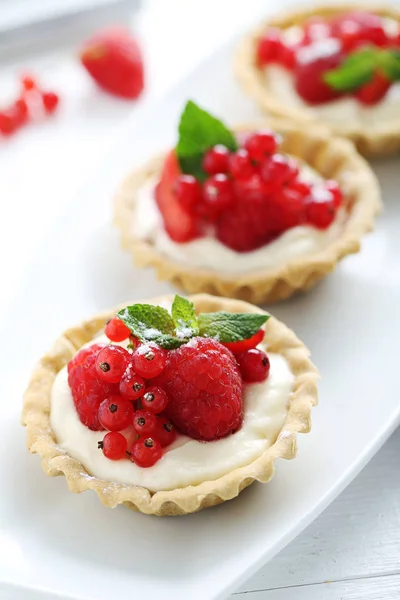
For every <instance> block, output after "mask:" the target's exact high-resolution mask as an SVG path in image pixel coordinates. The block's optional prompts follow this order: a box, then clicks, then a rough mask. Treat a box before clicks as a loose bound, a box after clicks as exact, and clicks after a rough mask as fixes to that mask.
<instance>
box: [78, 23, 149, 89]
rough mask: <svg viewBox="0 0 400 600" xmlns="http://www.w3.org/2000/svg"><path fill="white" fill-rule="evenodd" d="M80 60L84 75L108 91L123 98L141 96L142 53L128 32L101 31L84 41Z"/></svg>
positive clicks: (120, 29) (142, 78)
mask: <svg viewBox="0 0 400 600" xmlns="http://www.w3.org/2000/svg"><path fill="white" fill-rule="evenodd" d="M80 58H81V62H82V65H83V66H84V67H85V69H86V70H87V72H88V73H89V74H90V75H91V76H92V77H93V79H94V80H95V81H96V83H97V84H98V85H99V86H100V87H101V88H103V89H104V90H106V91H107V92H110V93H111V94H114V95H116V96H121V97H122V98H137V97H138V96H139V95H140V94H141V93H142V91H143V88H144V68H143V59H142V54H141V51H140V48H139V45H138V43H137V41H136V40H135V39H134V38H133V37H132V35H131V33H130V32H129V31H128V30H126V29H123V28H113V29H106V30H104V31H100V32H99V33H97V34H96V35H94V36H93V37H92V38H91V39H89V40H88V41H87V42H86V44H85V45H84V47H83V49H82V51H81V57H80Z"/></svg>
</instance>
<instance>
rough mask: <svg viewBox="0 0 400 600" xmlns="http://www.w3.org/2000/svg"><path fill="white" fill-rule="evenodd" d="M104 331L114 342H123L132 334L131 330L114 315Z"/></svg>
mask: <svg viewBox="0 0 400 600" xmlns="http://www.w3.org/2000/svg"><path fill="white" fill-rule="evenodd" d="M104 333H105V334H106V336H107V337H108V339H109V340H111V341H112V342H123V341H124V340H126V339H127V338H128V337H129V336H130V335H131V330H130V329H129V328H128V327H127V326H126V325H125V323H123V322H122V321H121V319H119V318H118V317H113V318H112V319H110V320H109V321H107V324H106V327H105V329H104Z"/></svg>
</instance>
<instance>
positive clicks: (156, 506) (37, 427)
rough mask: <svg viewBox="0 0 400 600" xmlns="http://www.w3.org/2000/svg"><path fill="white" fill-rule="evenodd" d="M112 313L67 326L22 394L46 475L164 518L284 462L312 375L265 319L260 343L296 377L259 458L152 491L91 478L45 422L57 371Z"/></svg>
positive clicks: (306, 410)
mask: <svg viewBox="0 0 400 600" xmlns="http://www.w3.org/2000/svg"><path fill="white" fill-rule="evenodd" d="M165 300H172V297H168V296H163V297H159V298H154V299H152V300H150V301H149V302H151V303H154V304H159V303H160V302H162V301H165ZM191 300H192V301H193V302H194V303H195V305H196V309H197V310H198V311H201V312H213V311H218V310H227V311H231V312H261V311H260V309H258V308H257V307H255V306H252V305H250V304H247V303H245V302H241V301H238V300H228V299H222V298H215V297H212V296H209V295H203V294H202V295H197V296H193V297H192V298H191ZM116 310H117V309H116ZM114 313H115V310H114V311H112V312H111V311H110V312H106V313H102V314H99V315H97V316H95V317H93V318H92V319H89V320H88V321H85V322H84V323H82V324H81V325H78V326H76V327H73V328H72V329H68V330H67V331H66V332H64V334H63V335H61V336H60V338H59V339H58V340H57V341H56V343H55V344H54V346H53V348H52V349H51V350H50V352H48V353H47V354H46V355H45V356H43V358H42V359H41V360H40V362H39V364H38V365H37V367H36V369H35V370H34V372H33V375H32V378H31V381H30V383H29V386H28V389H27V390H26V393H25V397H24V407H23V413H22V424H23V425H25V426H26V429H27V446H28V449H29V452H31V453H32V454H35V453H37V454H39V455H40V457H41V459H42V467H43V470H44V471H45V473H47V475H50V476H56V475H65V477H66V479H67V483H68V487H69V489H70V491H72V492H77V493H80V492H83V491H86V490H94V491H95V492H96V494H97V495H98V497H99V499H100V500H101V502H102V503H103V504H104V505H105V506H107V507H110V508H114V507H115V506H117V505H118V504H124V505H125V506H127V507H128V508H131V509H134V510H137V511H140V512H143V513H146V514H152V515H157V516H170V515H182V514H188V513H193V512H196V511H199V510H202V509H204V508H207V507H210V506H214V505H216V504H219V503H221V502H225V501H226V500H230V499H232V498H234V497H236V496H237V495H238V494H239V493H240V492H241V491H242V490H243V489H244V488H246V487H247V486H248V485H250V484H251V483H253V482H254V481H260V482H262V483H266V482H267V481H269V480H270V479H271V477H272V476H273V474H274V461H275V459H277V458H279V457H281V458H286V459H290V458H293V457H294V456H295V454H296V447H297V446H296V435H297V433H307V432H308V431H309V430H310V426H311V417H310V413H311V408H312V407H313V406H314V405H315V404H317V399H318V396H317V386H316V383H317V379H318V373H317V370H316V368H315V366H314V365H313V363H312V362H311V361H310V359H309V352H308V350H307V348H306V347H305V346H304V345H303V343H302V342H301V341H300V340H299V339H298V338H297V337H296V335H295V334H294V333H293V331H291V330H290V329H288V328H287V327H286V326H285V325H284V324H283V323H281V322H279V321H277V320H276V319H274V318H273V317H272V318H270V319H269V320H268V324H267V327H266V334H265V344H266V345H267V347H268V349H269V350H270V351H271V352H278V353H280V354H282V355H283V356H284V357H285V358H286V359H287V361H288V362H289V365H290V368H291V370H292V372H293V374H294V375H295V381H294V386H293V393H292V395H291V399H290V405H289V409H288V414H287V418H286V421H285V423H284V426H283V427H282V429H281V431H280V433H279V435H278V437H277V439H276V441H275V443H274V444H273V445H272V446H271V447H270V448H268V449H267V450H266V451H265V452H264V453H263V454H262V455H261V456H260V457H259V458H257V459H256V460H255V461H253V462H252V463H251V464H249V465H247V466H244V467H241V468H238V469H235V470H233V471H231V472H230V473H228V474H226V475H224V476H223V477H220V478H219V479H217V480H215V481H205V482H203V483H201V484H199V485H196V486H188V487H185V488H181V489H176V490H172V491H161V492H155V493H151V492H149V491H148V490H147V489H145V488H143V487H139V486H134V485H122V484H119V483H113V482H109V481H104V480H101V479H98V478H96V477H93V476H91V475H90V474H89V473H88V472H87V471H86V470H85V468H84V467H83V466H82V464H81V463H80V462H79V461H77V460H76V459H74V458H72V457H71V456H69V455H68V454H67V453H66V452H65V451H64V450H62V449H61V448H60V447H59V446H58V445H57V442H56V439H55V436H54V433H53V431H52V429H51V423H50V398H51V389H52V386H53V382H54V379H55V377H56V375H57V373H58V372H59V371H60V370H61V369H62V368H63V367H64V366H65V365H66V364H67V363H68V362H69V360H70V359H71V358H72V356H73V355H74V354H75V353H76V352H77V350H78V349H79V348H81V347H82V346H83V345H84V344H86V343H88V342H90V341H91V340H92V339H93V338H94V337H95V336H96V334H98V332H99V331H101V330H102V328H103V327H104V325H105V323H106V321H107V319H108V318H110V317H111V316H112V315H113V314H114Z"/></svg>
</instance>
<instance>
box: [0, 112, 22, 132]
mask: <svg viewBox="0 0 400 600" xmlns="http://www.w3.org/2000/svg"><path fill="white" fill-rule="evenodd" d="M17 128H18V120H17V119H16V114H15V112H14V111H13V110H10V109H8V110H3V111H1V112H0V133H2V134H3V135H6V136H8V135H12V134H13V133H14V132H15V131H16V130H17Z"/></svg>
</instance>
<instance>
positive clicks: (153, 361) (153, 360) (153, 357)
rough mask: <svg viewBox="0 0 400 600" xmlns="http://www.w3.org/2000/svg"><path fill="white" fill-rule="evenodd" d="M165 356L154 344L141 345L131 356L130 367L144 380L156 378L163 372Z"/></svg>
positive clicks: (163, 351)
mask: <svg viewBox="0 0 400 600" xmlns="http://www.w3.org/2000/svg"><path fill="white" fill-rule="evenodd" d="M166 361H167V355H166V352H165V350H163V349H162V348H160V347H159V346H157V345H156V344H142V345H141V346H139V348H137V349H136V350H135V352H134V353H133V354H132V365H133V368H134V370H135V371H136V373H137V374H138V375H140V376H141V377H144V378H145V379H151V378H152V377H157V375H160V373H162V371H163V370H164V367H165V363H166Z"/></svg>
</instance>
